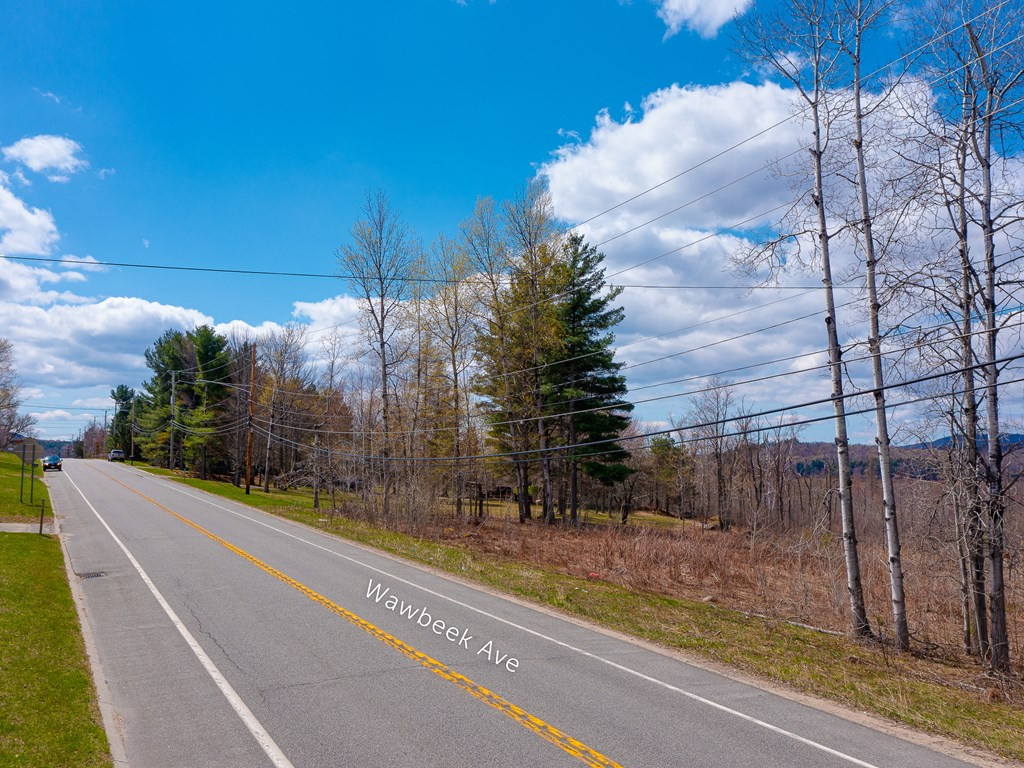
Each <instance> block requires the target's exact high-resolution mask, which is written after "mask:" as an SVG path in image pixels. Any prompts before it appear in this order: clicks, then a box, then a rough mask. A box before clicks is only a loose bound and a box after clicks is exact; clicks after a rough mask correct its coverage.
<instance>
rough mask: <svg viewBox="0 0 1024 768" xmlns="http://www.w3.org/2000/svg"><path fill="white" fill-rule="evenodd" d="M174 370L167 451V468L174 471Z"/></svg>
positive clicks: (173, 372)
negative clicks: (169, 435) (169, 442)
mask: <svg viewBox="0 0 1024 768" xmlns="http://www.w3.org/2000/svg"><path fill="white" fill-rule="evenodd" d="M176 373H177V372H176V371H171V444H170V448H169V450H168V453H167V468H168V469H169V470H171V472H173V471H174V387H175V374H176Z"/></svg>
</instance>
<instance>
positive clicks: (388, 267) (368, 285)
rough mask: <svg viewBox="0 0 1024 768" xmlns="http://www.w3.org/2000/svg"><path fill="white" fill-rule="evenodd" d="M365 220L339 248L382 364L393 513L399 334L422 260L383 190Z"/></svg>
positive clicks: (384, 467) (384, 462)
mask: <svg viewBox="0 0 1024 768" xmlns="http://www.w3.org/2000/svg"><path fill="white" fill-rule="evenodd" d="M362 213H363V218H361V219H358V220H357V221H356V222H355V224H353V225H352V229H351V232H350V235H351V242H349V243H346V244H345V245H343V246H341V247H340V248H339V249H338V251H337V256H338V264H339V267H340V269H341V272H342V276H343V277H344V278H346V279H347V280H348V283H349V286H350V287H351V288H352V290H353V292H354V293H355V295H356V296H357V297H358V298H359V301H360V302H361V303H362V305H363V318H364V320H365V323H366V330H367V332H368V335H369V337H370V346H371V350H372V353H373V356H374V357H375V358H376V361H377V365H378V373H379V381H380V412H381V424H382V428H383V439H382V441H381V447H380V451H381V484H382V494H383V497H382V506H383V511H384V515H385V517H387V515H388V504H389V494H390V492H391V483H392V478H391V466H390V456H391V453H390V437H391V411H392V408H393V404H392V402H391V400H392V377H393V371H394V368H395V366H396V365H398V363H399V362H400V361H401V359H402V358H403V357H404V355H405V352H406V349H405V348H404V343H402V342H401V336H400V332H401V330H402V328H403V322H404V306H403V302H404V301H405V300H406V299H407V298H408V296H409V290H410V283H409V282H408V280H407V278H408V277H409V276H410V275H411V274H413V272H414V267H415V264H416V261H417V254H416V250H415V248H414V247H413V242H412V237H411V235H410V233H409V230H408V228H407V227H406V225H405V224H404V223H403V222H402V221H401V217H400V214H399V212H398V211H397V210H396V209H395V208H394V207H393V206H392V205H391V201H390V200H389V199H388V196H387V194H386V193H385V192H384V191H383V190H374V191H368V192H367V193H366V199H365V202H364V203H363V211H362Z"/></svg>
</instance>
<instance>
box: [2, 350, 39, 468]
mask: <svg viewBox="0 0 1024 768" xmlns="http://www.w3.org/2000/svg"><path fill="white" fill-rule="evenodd" d="M20 408H21V385H20V384H19V383H18V371H17V369H16V368H15V366H14V345H12V344H11V342H10V341H9V340H8V339H4V338H0V451H6V450H7V449H8V447H9V446H10V444H11V440H12V439H13V438H14V436H15V435H17V434H27V433H28V432H29V430H31V429H32V427H33V425H34V424H35V419H33V418H32V417H31V416H29V415H28V414H27V413H19V409H20Z"/></svg>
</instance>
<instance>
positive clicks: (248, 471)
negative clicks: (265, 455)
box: [245, 342, 256, 496]
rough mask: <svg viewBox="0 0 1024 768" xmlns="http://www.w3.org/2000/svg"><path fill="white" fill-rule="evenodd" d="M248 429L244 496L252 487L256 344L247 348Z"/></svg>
mask: <svg viewBox="0 0 1024 768" xmlns="http://www.w3.org/2000/svg"><path fill="white" fill-rule="evenodd" d="M249 353H250V364H249V366H250V367H249V427H248V429H247V430H246V433H247V434H246V436H245V495H246V496H248V495H249V487H250V486H251V485H252V418H253V415H254V414H255V413H256V406H255V402H254V401H253V394H254V392H255V390H256V344H255V342H254V343H253V344H252V346H250V347H249Z"/></svg>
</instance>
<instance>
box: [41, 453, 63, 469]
mask: <svg viewBox="0 0 1024 768" xmlns="http://www.w3.org/2000/svg"><path fill="white" fill-rule="evenodd" d="M60 466H61V460H60V456H46V457H45V458H44V459H43V472H45V471H46V470H48V469H56V470H57V471H58V472H60V471H61V470H60Z"/></svg>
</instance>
